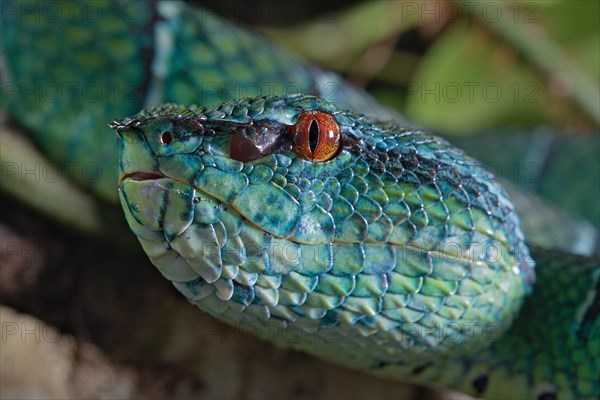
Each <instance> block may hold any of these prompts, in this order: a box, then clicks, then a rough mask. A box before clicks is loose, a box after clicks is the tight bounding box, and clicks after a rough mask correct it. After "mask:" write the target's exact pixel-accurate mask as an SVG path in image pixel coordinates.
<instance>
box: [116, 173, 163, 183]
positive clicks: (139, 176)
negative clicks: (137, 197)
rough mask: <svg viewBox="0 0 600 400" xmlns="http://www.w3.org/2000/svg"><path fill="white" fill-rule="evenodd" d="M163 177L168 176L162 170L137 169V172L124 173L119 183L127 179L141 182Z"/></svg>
mask: <svg viewBox="0 0 600 400" xmlns="http://www.w3.org/2000/svg"><path fill="white" fill-rule="evenodd" d="M162 178H166V176H165V175H163V174H161V173H160V172H142V171H136V172H130V173H127V174H123V175H122V176H121V179H119V184H121V183H122V182H123V181H124V180H126V179H129V180H132V181H137V182H140V181H151V180H155V179H162Z"/></svg>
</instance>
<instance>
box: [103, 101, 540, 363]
mask: <svg viewBox="0 0 600 400" xmlns="http://www.w3.org/2000/svg"><path fill="white" fill-rule="evenodd" d="M111 126H112V127H113V128H115V129H116V130H117V131H118V134H119V143H120V149H121V160H120V169H121V178H120V180H119V195H120V198H121V203H122V205H123V209H124V212H125V216H126V218H127V220H128V222H129V225H130V227H131V229H132V230H133V232H134V233H135V234H136V235H137V236H138V238H139V240H140V242H141V243H142V246H143V247H144V250H145V251H146V253H147V254H148V256H149V257H150V259H151V260H152V262H153V263H154V265H156V266H157V267H158V269H159V270H160V271H161V272H162V273H163V275H164V276H165V277H166V278H168V279H170V280H171V281H173V282H174V284H175V286H176V287H177V288H178V290H180V291H181V292H182V293H183V294H184V295H185V296H186V297H187V298H188V299H189V300H190V301H192V302H193V303H196V304H198V305H199V306H200V307H201V308H203V309H204V310H206V311H208V312H209V313H211V314H213V315H216V316H218V317H219V318H221V319H224V320H226V321H228V322H230V323H232V324H236V325H238V326H239V325H240V324H244V323H253V324H254V323H256V322H257V321H258V322H260V326H261V327H263V328H264V326H266V325H265V324H267V323H273V324H275V325H277V326H278V327H280V328H281V329H284V330H285V329H288V328H289V327H290V326H292V325H294V323H298V324H300V325H299V326H301V327H302V328H301V329H306V332H310V331H311V330H313V332H314V329H317V328H319V327H321V328H322V327H324V326H328V327H334V328H335V329H338V330H337V331H335V334H334V337H335V338H337V340H341V339H340V338H341V337H342V336H344V335H347V334H348V332H351V333H352V334H355V335H356V336H357V337H359V338H361V339H360V340H359V341H358V342H356V341H350V342H346V343H347V345H346V346H344V345H340V346H341V347H339V346H337V347H336V346H333V347H331V348H330V349H331V351H333V352H334V353H335V355H334V356H333V358H334V359H336V360H340V362H345V363H347V362H353V363H362V364H364V365H362V366H368V365H370V363H372V364H377V363H379V362H381V360H396V361H397V360H398V359H402V360H405V359H407V358H410V357H411V355H412V356H418V355H419V354H421V355H422V354H423V351H425V352H427V351H430V350H431V349H433V348H437V349H441V350H442V351H444V352H453V351H457V350H456V349H461V350H459V351H465V350H464V349H465V346H460V347H458V346H459V344H460V341H448V340H442V339H440V340H437V341H436V340H434V339H432V338H431V337H428V336H427V335H419V334H415V330H414V329H415V327H421V328H423V327H430V326H432V324H436V323H442V322H446V323H449V322H452V323H457V322H464V323H475V324H477V325H478V326H479V328H478V329H485V327H486V324H487V323H493V324H498V326H501V327H505V326H507V325H508V324H509V323H510V321H511V320H512V318H513V316H514V315H515V314H516V312H517V310H518V308H519V306H520V304H521V302H522V298H523V296H524V294H525V292H526V291H527V288H528V286H529V284H530V283H531V282H532V279H533V262H532V261H531V258H530V257H529V253H528V250H527V248H526V247H525V244H524V241H523V236H522V234H521V231H520V229H519V226H518V219H517V216H516V214H515V213H514V209H513V206H512V205H511V203H510V201H509V199H508V198H507V196H506V194H505V193H504V191H503V190H502V188H501V187H500V186H499V185H498V184H497V183H496V182H495V181H494V179H492V177H491V176H490V175H489V174H488V173H487V172H486V171H484V170H483V169H482V168H481V167H480V166H479V164H478V163H477V162H476V161H474V160H472V159H470V158H469V157H467V156H465V155H464V153H463V152H462V151H460V150H458V149H456V148H454V147H452V146H451V145H449V144H448V143H447V142H446V141H445V140H443V139H440V138H438V137H436V136H434V135H431V134H429V133H426V132H422V131H418V130H414V129H409V128H402V127H399V126H397V125H395V124H394V123H382V122H378V121H374V120H371V119H370V118H368V117H365V116H364V115H358V114H354V113H351V112H348V111H345V110H341V109H338V108H336V107H335V106H334V105H333V104H331V103H329V102H327V101H325V100H323V99H320V98H317V97H311V96H303V95H295V96H288V97H274V96H266V97H257V98H251V99H241V100H237V101H231V102H227V103H223V104H220V105H217V106H214V107H212V108H210V109H206V108H202V107H195V106H192V107H182V106H176V105H169V104H168V105H163V106H159V107H157V108H154V109H152V110H149V111H143V112H141V113H139V114H138V115H136V116H134V117H132V118H128V119H126V120H124V121H120V122H114V123H113V124H112V125H111ZM242 328H243V326H242ZM263 328H260V329H261V330H263ZM263 331H264V330H263ZM459 331H460V329H459ZM480 332H481V331H480ZM475 336H476V335H475ZM274 340H279V339H274ZM472 340H473V343H472V345H471V346H467V347H468V348H469V350H471V351H477V350H479V349H481V348H482V347H485V346H487V345H489V344H490V343H489V341H486V340H485V338H483V337H482V336H480V337H478V338H477V339H472ZM377 341H393V342H394V343H397V347H395V348H394V349H392V350H389V349H381V350H377V349H376V348H375V347H373V346H375V344H374V343H375V342H377ZM340 343H342V342H340ZM356 343H359V344H358V345H357V344H356ZM288 344H289V343H288ZM292 345H293V346H295V347H298V348H301V349H303V350H306V351H309V352H313V353H321V352H322V351H323V347H322V346H321V345H320V343H316V342H314V341H312V342H311V341H309V340H308V339H306V338H304V339H299V340H298V341H297V342H295V343H293V344H292ZM356 346H358V347H356ZM336 349H337V350H336ZM361 349H362V350H361ZM367 349H368V350H367ZM356 351H358V352H361V354H362V353H364V354H363V355H362V356H361V358H360V360H359V359H358V358H357V357H355V356H353V355H352V353H353V352H356Z"/></svg>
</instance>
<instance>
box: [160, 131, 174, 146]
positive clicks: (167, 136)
mask: <svg viewBox="0 0 600 400" xmlns="http://www.w3.org/2000/svg"><path fill="white" fill-rule="evenodd" d="M160 141H161V142H162V144H170V143H171V142H172V141H173V135H172V134H171V132H169V131H165V132H163V133H162V135H160Z"/></svg>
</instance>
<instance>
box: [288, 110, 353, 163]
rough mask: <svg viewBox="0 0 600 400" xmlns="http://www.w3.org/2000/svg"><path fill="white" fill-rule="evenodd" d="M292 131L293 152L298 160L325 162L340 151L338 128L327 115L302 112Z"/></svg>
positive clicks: (315, 112)
mask: <svg viewBox="0 0 600 400" xmlns="http://www.w3.org/2000/svg"><path fill="white" fill-rule="evenodd" d="M292 129H293V130H292V135H293V150H294V152H295V153H296V154H297V155H298V156H299V157H300V158H303V159H305V160H308V161H313V162H321V161H327V160H330V159H331V158H333V156H335V155H336V154H337V153H338V150H339V149H340V136H341V135H340V126H339V125H338V123H337V121H336V120H335V118H334V117H333V115H331V114H329V113H326V112H323V111H303V112H302V114H300V117H299V118H298V122H297V123H296V125H294V126H293V127H292Z"/></svg>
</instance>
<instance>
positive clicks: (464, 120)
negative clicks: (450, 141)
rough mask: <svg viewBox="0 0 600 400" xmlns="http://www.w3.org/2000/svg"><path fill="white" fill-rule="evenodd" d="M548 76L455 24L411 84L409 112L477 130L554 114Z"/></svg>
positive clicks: (455, 128)
mask: <svg viewBox="0 0 600 400" xmlns="http://www.w3.org/2000/svg"><path fill="white" fill-rule="evenodd" d="M547 97H548V94H547V91H546V89H545V87H544V83H543V82H542V80H541V79H540V78H539V77H538V76H536V74H535V73H534V72H533V71H532V70H531V69H530V68H528V67H527V65H526V64H524V63H523V62H522V61H521V60H519V59H518V57H517V54H516V53H515V52H513V51H511V49H510V48H508V47H507V46H505V45H504V44H503V43H502V42H501V41H500V40H499V39H497V38H494V37H493V36H492V35H490V34H489V33H488V32H486V31H484V30H482V29H480V28H479V29H478V28H474V27H473V26H470V25H469V24H468V23H467V22H459V23H456V24H455V25H453V26H452V27H451V28H450V29H449V30H448V31H446V33H445V34H444V35H443V37H442V38H440V39H439V40H438V41H437V42H436V43H435V44H434V45H433V47H432V48H431V49H430V50H429V52H428V53H427V54H426V55H425V57H424V59H423V61H422V63H421V67H420V68H419V69H418V71H417V74H416V76H415V77H414V81H413V83H412V84H411V85H409V87H408V91H407V104H406V114H407V116H408V117H409V118H412V119H414V120H415V121H417V122H420V123H421V124H423V125H425V126H427V127H429V128H431V129H436V130H443V131H445V132H474V131H480V130H483V129H486V128H490V127H493V126H499V125H507V124H521V125H524V124H537V123H542V122H544V121H545V120H546V119H548V118H549V115H548V114H547V110H548V103H547V100H546V99H547Z"/></svg>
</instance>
